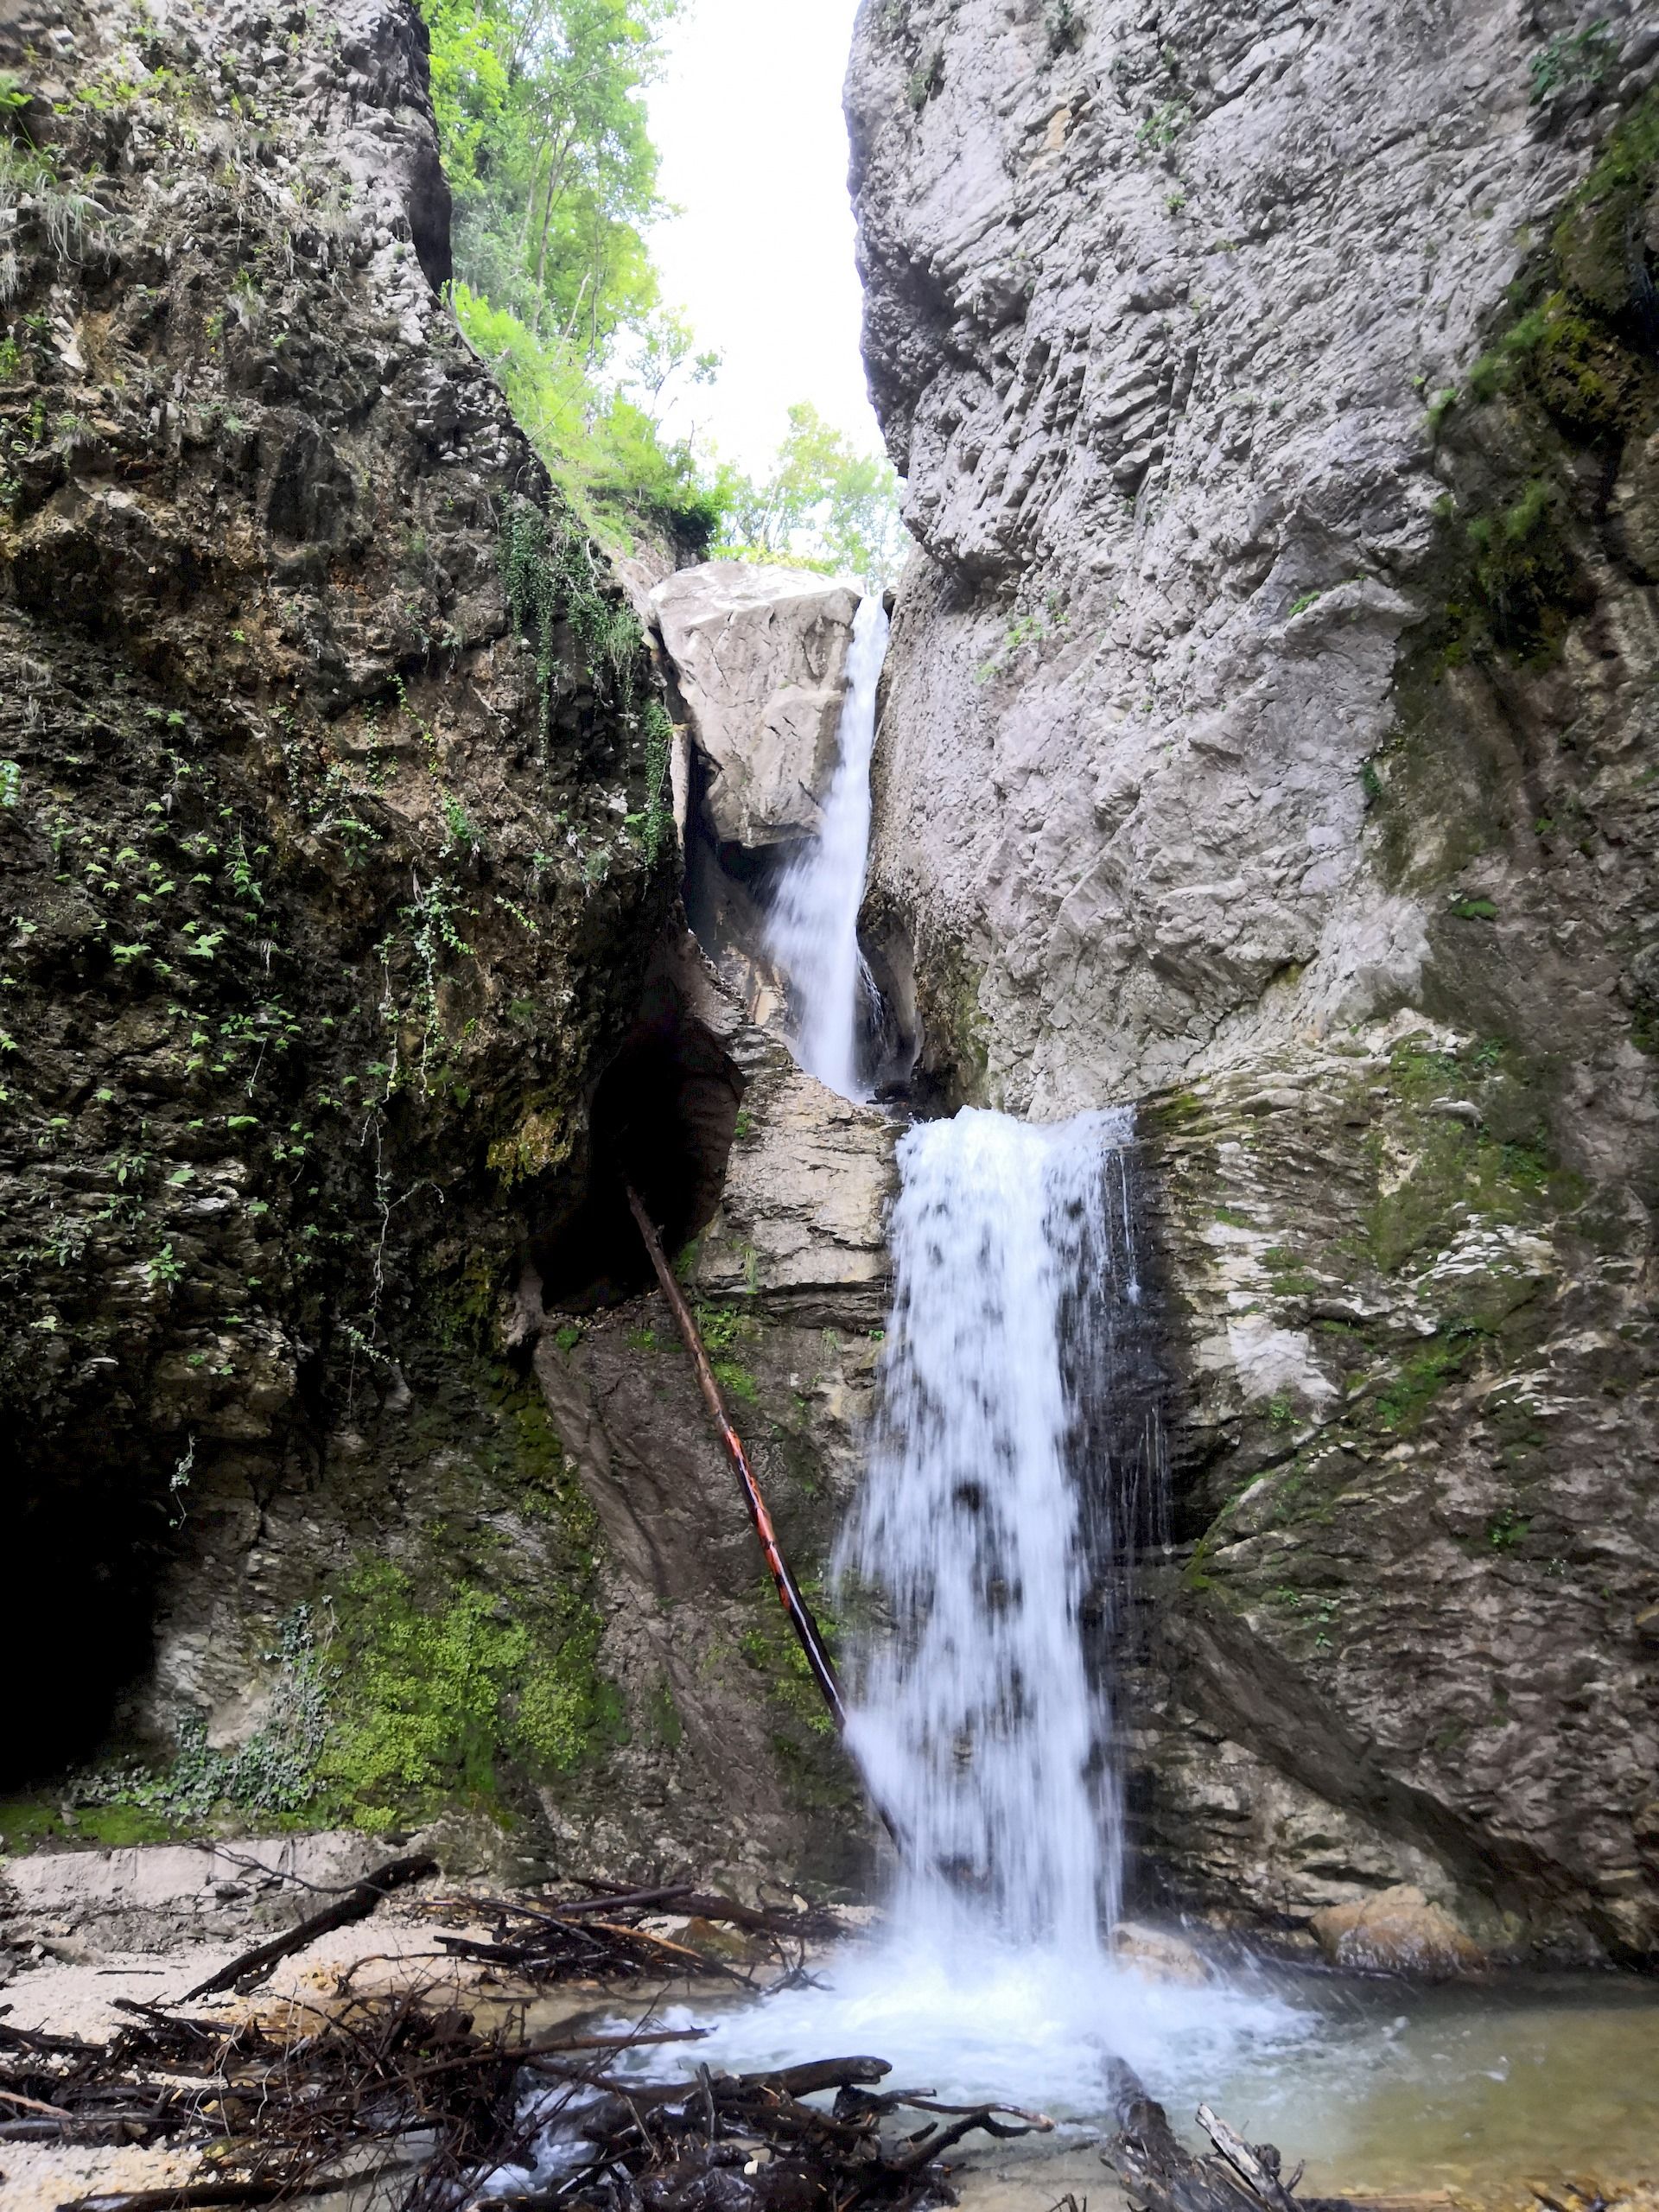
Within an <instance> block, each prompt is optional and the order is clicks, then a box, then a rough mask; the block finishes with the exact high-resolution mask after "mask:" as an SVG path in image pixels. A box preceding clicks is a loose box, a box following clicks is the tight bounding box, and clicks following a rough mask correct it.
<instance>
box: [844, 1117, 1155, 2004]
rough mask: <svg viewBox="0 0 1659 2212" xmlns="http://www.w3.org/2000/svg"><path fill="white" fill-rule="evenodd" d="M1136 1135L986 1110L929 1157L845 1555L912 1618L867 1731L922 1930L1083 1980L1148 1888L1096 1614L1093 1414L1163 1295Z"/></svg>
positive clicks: (877, 1653) (881, 1662)
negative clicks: (1096, 1677)
mask: <svg viewBox="0 0 1659 2212" xmlns="http://www.w3.org/2000/svg"><path fill="white" fill-rule="evenodd" d="M1131 1128H1132V1117H1131V1116H1130V1115H1129V1114H1128V1112H1127V1111H1118V1112H1106V1113H1090V1114H1084V1115H1081V1116H1078V1117H1077V1119H1076V1120H1074V1121H1071V1122H1065V1123H1062V1124H1059V1125H1056V1126H1052V1127H1042V1126H1038V1125H1033V1124H1031V1123H1027V1122H1017V1121H1013V1120H1011V1119H1009V1118H1008V1117H1007V1116H1005V1115H1001V1114H992V1113H982V1112H976V1111H975V1110H973V1109H968V1110H965V1111H964V1112H963V1113H961V1114H958V1115H957V1116H956V1118H955V1119H954V1120H952V1121H949V1122H927V1123H924V1124H922V1125H920V1126H919V1127H918V1128H913V1129H912V1130H911V1131H910V1132H909V1134H908V1135H906V1137H905V1138H904V1140H903V1141H902V1142H901V1144H900V1146H899V1166H900V1170H901V1173H902V1178H903V1182H902V1189H901V1192H900V1195H899V1199H898V1202H897V1204H896V1206H895V1208H894V1211H893V1224H892V1241H893V1265H894V1271H895V1277H896V1291H895V1304H894V1311H893V1327H892V1331H891V1334H890V1338H889V1342H888V1347H887V1353H886V1356H885V1361H884V1374H883V1402H882V1409H881V1413H880V1420H879V1423H878V1427H877V1432H876V1435H875V1438H874V1449H873V1452H872V1458H871V1465H870V1471H869V1477H868V1482H867V1484H866V1485H865V1488H864V1491H863V1492H862V1494H861V1497H860V1500H859V1503H858V1505H857V1507H856V1509H855V1514H854V1517H853V1519H852V1521H851V1522H850V1523H849V1528H848V1529H847V1531H846V1533H845V1535H844V1536H843V1539H842V1553H841V1559H840V1567H841V1572H842V1580H843V1584H844V1585H845V1586H846V1587H847V1588H849V1590H855V1591H858V1592H861V1593H863V1592H874V1593H879V1597H880V1601H881V1604H882V1606H883V1609H884V1611H886V1612H887V1614H888V1616H889V1618H890V1632H889V1633H888V1634H887V1635H886V1636H885V1637H881V1638H880V1639H877V1640H876V1641H875V1642H874V1645H873V1648H872V1649H871V1651H870V1653H869V1655H868V1660H867V1663H866V1666H865V1669H864V1673H863V1679H862V1681H861V1684H860V1687H859V1690H858V1693H857V1696H856V1702H855V1711H854V1714H853V1718H852V1722H851V1727H850V1741H851V1744H852V1747H853V1749H854V1750H855V1752H856V1754H857V1756H858V1757H859V1758H860V1760H861V1763H862V1764H863V1765H864V1767H865V1770H866V1771H867V1773H868V1777H869V1778H870V1782H871V1786H872V1789H873V1790H874V1795H875V1796H876V1797H877V1798H878V1800H879V1801H880V1802H881V1803H882V1804H883V1805H884V1806H885V1807H886V1808H887V1809H888V1811H889V1812H890V1813H891V1814H892V1815H893V1817H894V1820H895V1821H896V1824H897V1826H898V1827H899V1830H900V1832H901V1834H902V1835H903V1837H904V1841H905V1846H906V1855H907V1861H908V1863H907V1867H906V1872H905V1874H904V1876H903V1894H902V1895H901V1897H900V1898H899V1902H898V1906H897V1917H898V1919H899V1921H900V1923H902V1924H904V1925H905V1926H906V1928H908V1929H912V1930H915V1929H918V1928H920V1927H922V1926H924V1925H930V1924H931V1925H932V1926H934V1927H935V1928H937V1929H939V1931H940V1932H941V1933H942V1934H943V1933H944V1932H946V1930H948V1929H954V1930H955V1931H956V1932H957V1934H960V1933H961V1932H963V1922H964V1919H965V1920H966V1921H967V1922H968V1923H970V1924H972V1925H976V1926H977V1927H978V1928H979V1929H980V1930H981V1932H982V1933H984V1934H985V1935H987V1936H991V1937H994V1938H996V1939H999V1940H1001V1941H1002V1942H1006V1943H1007V1944H1010V1945H1014V1946H1030V1945H1033V1944H1037V1945H1042V1946H1045V1947H1049V1946H1052V1947H1053V1948H1057V1949H1059V1950H1062V1951H1064V1952H1065V1953H1066V1954H1067V1955H1069V1956H1070V1957H1071V1959H1072V1960H1074V1961H1075V1960H1076V1959H1077V1958H1078V1957H1080V1956H1083V1955H1094V1954H1095V1953H1096V1948H1097V1945H1098V1942H1099V1935H1100V1930H1101V1929H1102V1926H1103V1924H1105V1925H1108V1926H1109V1924H1110V1923H1111V1922H1112V1920H1113V1919H1114V1918H1115V1916H1116V1910H1117V1905H1118V1900H1119V1895H1120V1891H1121V1883H1122V1815H1121V1809H1120V1805H1119V1801H1118V1793H1117V1786H1116V1773H1115V1770H1114V1766H1113V1762H1112V1760H1111V1758H1110V1757H1109V1740H1108V1739H1109V1729H1110V1712H1109V1701H1108V1700H1106V1699H1105V1698H1104V1697H1103V1696H1102V1694H1100V1693H1099V1691H1098V1690H1097V1688H1096V1686H1095V1684H1094V1682H1093V1681H1091V1669H1090V1664H1089V1659H1088V1655H1087V1654H1086V1653H1085V1649H1084V1622H1083V1612H1084V1600H1085V1597H1086V1596H1088V1595H1089V1594H1090V1592H1097V1591H1098V1590H1099V1589H1100V1588H1101V1587H1106V1588H1109V1586H1110V1583H1111V1580H1112V1569H1113V1561H1112V1560H1111V1559H1110V1557H1109V1554H1110V1553H1111V1552H1112V1551H1113V1550H1114V1549H1115V1548H1117V1547H1118V1546H1119V1545H1120V1544H1121V1543H1122V1540H1123V1539H1122V1529H1121V1519H1122V1516H1121V1514H1120V1513H1119V1512H1116V1511H1114V1510H1112V1503H1113V1502H1112V1500H1111V1498H1110V1497H1109V1494H1105V1495H1103V1492H1106V1491H1107V1486H1108V1485H1109V1484H1110V1482H1111V1479H1112V1470H1111V1469H1109V1467H1108V1466H1107V1465H1103V1464H1102V1460H1103V1456H1104V1453H1103V1446H1102V1430H1101V1425H1100V1422H1099V1421H1098V1419H1097V1417H1096V1409H1095V1408H1094V1407H1093V1405H1092V1404H1091V1400H1092V1399H1093V1398H1094V1397H1095V1396H1096V1395H1098V1394H1100V1393H1101V1392H1105V1393H1106V1394H1108V1395H1109V1393H1110V1389H1111V1385H1112V1381H1113V1377H1112V1376H1111V1374H1110V1373H1109V1371H1103V1370H1109V1367H1110V1365H1111V1363H1112V1351H1113V1345H1114V1343H1115V1340H1116V1336H1117V1335H1118V1333H1119V1332H1118V1331H1117V1330H1116V1328H1115V1326H1114V1325H1112V1316H1113V1314H1114V1312H1115V1311H1117V1310H1121V1309H1123V1308H1127V1307H1132V1306H1134V1305H1135V1302H1136V1301H1137V1300H1138V1298H1139V1286H1138V1283H1137V1281H1136V1278H1135V1249H1134V1242H1133V1236H1132V1224H1131V1221H1130V1217H1129V1212H1128V1194H1127V1185H1126V1184H1125V1181H1124V1162H1123V1154H1122V1147H1123V1145H1124V1144H1125V1142H1126V1141H1127V1140H1128V1136H1129V1135H1130V1132H1131ZM1080 1443H1083V1444H1086V1445H1088V1446H1090V1451H1089V1459H1090V1464H1089V1465H1086V1466H1083V1467H1079V1466H1078V1465H1076V1464H1075V1462H1076V1459H1077V1452H1078V1446H1079V1444H1080ZM1120 1503H1121V1501H1120ZM1095 1603H1096V1605H1098V1603H1099V1599H1098V1596H1096V1599H1095Z"/></svg>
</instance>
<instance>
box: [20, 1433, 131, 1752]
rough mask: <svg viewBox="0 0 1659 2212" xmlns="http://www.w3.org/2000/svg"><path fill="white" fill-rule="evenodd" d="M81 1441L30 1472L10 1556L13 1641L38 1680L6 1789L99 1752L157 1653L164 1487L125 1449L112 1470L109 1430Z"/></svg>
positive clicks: (24, 1711)
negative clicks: (119, 1705) (127, 1694)
mask: <svg viewBox="0 0 1659 2212" xmlns="http://www.w3.org/2000/svg"><path fill="white" fill-rule="evenodd" d="M60 1441H69V1440H60ZM108 1445H109V1440H108V1437H107V1435H105V1436H102V1437H99V1436H97V1435H95V1434H92V1433H86V1434H85V1435H84V1436H83V1437H81V1438H80V1439H79V1449H75V1448H73V1446H72V1449H71V1450H70V1451H69V1452H67V1453H65V1452H62V1451H61V1450H57V1451H54V1452H52V1453H51V1455H50V1462H49V1463H48V1464H42V1463H41V1459H31V1461H30V1463H29V1465H28V1466H27V1468H26V1469H25V1470H23V1471H22V1483H21V1485H20V1491H19V1496H20V1510H19V1511H18V1513H17V1515H16V1519H15V1521H14V1522H13V1525H12V1541H11V1545H10V1549H9V1554H8V1557H7V1561H6V1566H7V1601H6V1643H7V1648H8V1649H9V1650H10V1652H11V1654H12V1656H13V1662H14V1673H15V1672H16V1668H17V1666H18V1665H20V1664H22V1663H24V1662H27V1663H28V1664H29V1667H30V1668H31V1669H34V1670H35V1679H34V1686H33V1688H31V1689H30V1690H29V1694H26V1695H22V1696H19V1697H16V1698H15V1699H14V1700H13V1701H12V1706H11V1710H10V1713H9V1715H8V1718H7V1724H6V1727H5V1729H4V1731H3V1732H0V1789H23V1788H27V1787H28V1786H29V1785H30V1784H32V1783H37V1782H38V1781H39V1780H40V1778H41V1777H42V1776H43V1775H48V1774H54V1775H57V1774H62V1773H64V1772H65V1771H66V1770H70V1769H73V1767H75V1766H76V1765H77V1764H79V1763H80V1762H81V1761H82V1760H85V1759H86V1758H91V1757H92V1754H93V1752H94V1751H96V1750H97V1748H98V1745H99V1742H100V1741H101V1740H102V1738H103V1737H104V1735H105V1732H106V1731H107V1728H108V1726H109V1722H110V1718H111V1713H112V1711H113V1709H114V1707H115V1704H116V1701H117V1700H118V1697H119V1696H120V1694H121V1692H122V1690H123V1689H124V1687H125V1686H126V1685H127V1684H128V1683H130V1681H133V1680H134V1679H135V1678H136V1677H137V1675H140V1674H141V1673H142V1672H143V1669H144V1668H145V1666H146V1665H147V1664H148V1663H149V1658H150V1654H151V1642H152V1617H153V1613H154V1609H155V1591H156V1576H157V1574H158V1573H159V1571H160V1567H161V1564H162V1535H163V1533H164V1532H163V1526H162V1522H163V1516H162V1506H161V1503H160V1497H161V1485H160V1484H158V1482H157V1480H156V1472H155V1470H154V1469H153V1468H145V1467H143V1466H142V1465H137V1464H135V1463H134V1462H133V1461H132V1460H131V1459H130V1458H129V1457H127V1456H125V1455H122V1456H121V1457H120V1458H119V1459H118V1463H117V1464H116V1465H111V1462H110V1454H109V1449H108ZM92 1469H95V1470H96V1474H95V1475H93V1474H92V1473H90V1472H89V1470H92Z"/></svg>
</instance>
